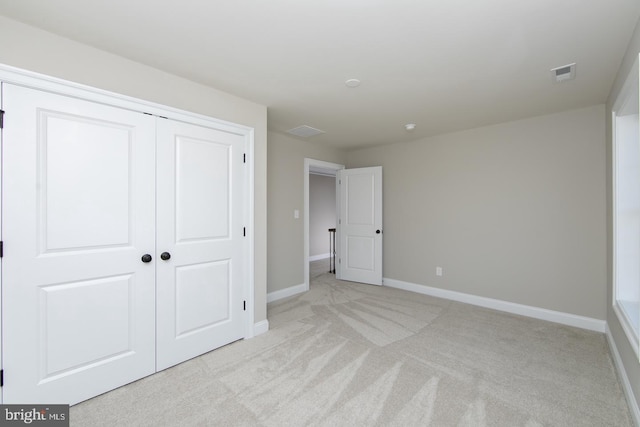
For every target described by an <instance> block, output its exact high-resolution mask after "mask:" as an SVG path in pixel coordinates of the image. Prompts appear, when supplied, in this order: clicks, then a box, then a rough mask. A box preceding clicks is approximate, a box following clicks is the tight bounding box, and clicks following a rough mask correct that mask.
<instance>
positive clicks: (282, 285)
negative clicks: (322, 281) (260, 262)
mask: <svg viewBox="0 0 640 427" xmlns="http://www.w3.org/2000/svg"><path fill="white" fill-rule="evenodd" d="M305 158H311V159H315V160H323V161H325V162H332V163H338V164H344V163H345V160H346V155H345V153H344V151H342V150H339V149H336V148H332V147H326V146H323V145H319V144H313V143H312V142H307V141H302V140H298V139H294V138H292V137H289V136H287V135H284V134H281V133H275V132H269V148H268V156H267V164H268V171H269V172H268V176H267V182H268V188H267V191H268V193H269V206H268V226H269V236H268V246H267V253H268V265H269V268H268V272H267V289H268V292H274V291H279V290H282V289H286V288H289V287H291V286H297V285H301V284H303V283H304V220H303V218H304V210H303V208H304V207H303V205H304V159H305ZM294 209H299V210H300V218H299V219H294V218H293V211H294Z"/></svg>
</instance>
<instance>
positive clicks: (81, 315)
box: [2, 84, 156, 403]
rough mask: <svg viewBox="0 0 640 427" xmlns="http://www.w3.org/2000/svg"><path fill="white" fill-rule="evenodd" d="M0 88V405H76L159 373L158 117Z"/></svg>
mask: <svg viewBox="0 0 640 427" xmlns="http://www.w3.org/2000/svg"><path fill="white" fill-rule="evenodd" d="M2 95H3V97H2V102H3V104H2V107H3V110H5V112H6V113H5V126H4V129H3V189H2V190H3V193H2V197H3V200H2V202H3V203H2V206H3V219H2V221H3V222H2V229H3V241H4V258H3V266H2V279H3V280H2V283H3V295H2V302H3V306H2V307H3V308H2V315H3V319H2V322H3V323H2V327H3V368H4V387H3V389H2V390H3V398H4V403H45V402H46V403H76V402H79V401H82V400H85V399H87V398H89V397H92V396H95V395H98V394H100V393H103V392H105V391H108V390H111V389H113V388H116V387H118V386H121V385H123V384H126V383H128V382H131V381H134V380H136V379H139V378H141V377H143V376H146V375H148V374H151V373H153V372H154V371H155V325H156V323H155V322H156V319H155V309H156V301H155V271H154V270H155V266H154V264H155V261H156V260H155V259H154V260H153V262H148V263H145V262H142V260H141V257H142V256H143V255H145V254H151V255H154V249H155V164H154V162H153V160H150V159H154V157H155V122H156V119H155V118H154V117H151V116H148V115H144V114H142V113H137V112H132V111H128V110H123V109H119V108H114V107H109V106H105V105H102V104H98V103H92V102H87V101H82V100H79V99H76V98H71V97H65V96H61V95H54V94H51V93H48V92H43V91H37V90H32V89H27V88H24V87H20V86H14V85H10V84H3V94H2ZM154 258H155V257H154Z"/></svg>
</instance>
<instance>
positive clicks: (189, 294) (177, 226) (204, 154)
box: [157, 119, 247, 370]
mask: <svg viewBox="0 0 640 427" xmlns="http://www.w3.org/2000/svg"><path fill="white" fill-rule="evenodd" d="M244 149H245V147H244V137H243V136H242V135H238V134H234V133H229V132H223V131H220V130H214V129H210V128H206V127H201V126H195V125H190V124H186V123H181V122H176V121H171V120H162V119H160V120H159V121H158V172H157V182H158V241H157V251H158V254H162V253H165V258H167V255H170V258H168V259H159V260H158V261H157V262H158V264H157V268H158V276H157V286H158V290H157V292H158V293H157V295H158V312H157V319H158V320H157V321H158V342H157V346H158V353H157V363H158V370H161V369H164V368H166V367H169V366H172V365H175V364H177V363H180V362H182V361H184V360H187V359H190V358H192V357H195V356H198V355H200V354H202V353H205V352H207V351H210V350H213V349H215V348H217V347H220V346H222V345H225V344H228V343H229V342H231V341H235V340H238V339H240V338H242V337H243V336H244V319H243V317H244V316H243V312H244V300H243V289H244V283H245V281H246V280H247V277H246V276H245V274H246V270H247V266H246V263H245V262H243V260H244V259H246V256H245V252H244V248H245V240H246V238H245V237H244V236H243V235H244V228H245V227H246V226H247V224H245V223H244V218H245V217H244V212H245V209H244V200H245V195H244V193H245V190H244V188H245V186H244V185H245V183H244V176H245V168H246V166H245V164H244V162H243V151H244Z"/></svg>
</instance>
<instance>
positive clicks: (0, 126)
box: [0, 110, 4, 129]
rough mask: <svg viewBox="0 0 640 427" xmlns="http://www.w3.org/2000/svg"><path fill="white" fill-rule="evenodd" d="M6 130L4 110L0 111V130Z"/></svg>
mask: <svg viewBox="0 0 640 427" xmlns="http://www.w3.org/2000/svg"><path fill="white" fill-rule="evenodd" d="M3 128H4V110H0V129H3Z"/></svg>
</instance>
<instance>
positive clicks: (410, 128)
mask: <svg viewBox="0 0 640 427" xmlns="http://www.w3.org/2000/svg"><path fill="white" fill-rule="evenodd" d="M404 128H405V129H406V130H407V132H411V131H412V130H414V129H415V128H416V124H415V123H407V124H406V125H404Z"/></svg>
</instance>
